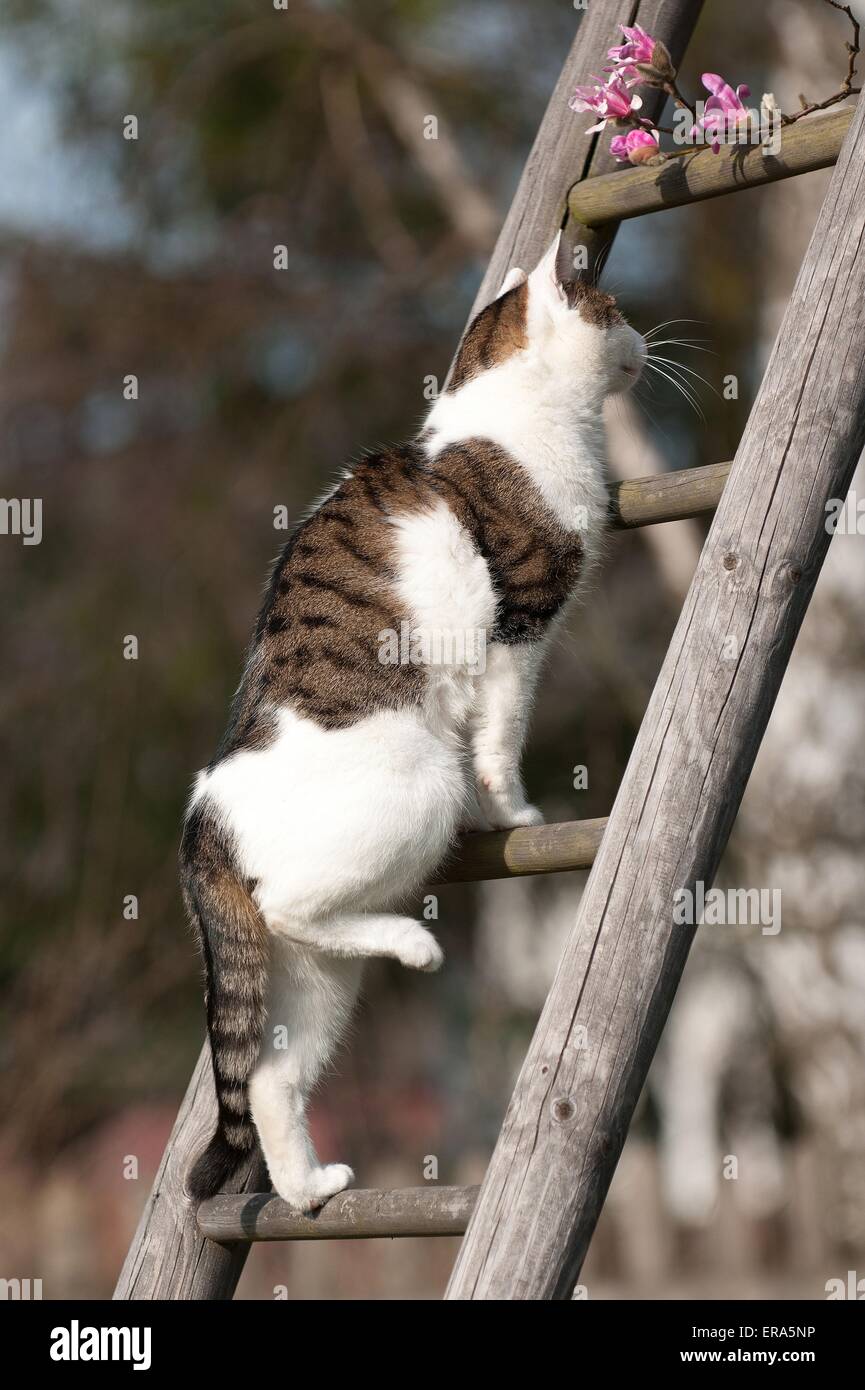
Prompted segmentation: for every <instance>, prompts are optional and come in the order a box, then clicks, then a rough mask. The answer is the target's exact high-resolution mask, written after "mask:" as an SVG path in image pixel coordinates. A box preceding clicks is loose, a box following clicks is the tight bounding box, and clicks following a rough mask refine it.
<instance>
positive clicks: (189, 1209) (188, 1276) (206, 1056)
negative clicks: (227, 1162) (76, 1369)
mask: <svg viewBox="0 0 865 1390" xmlns="http://www.w3.org/2000/svg"><path fill="white" fill-rule="evenodd" d="M215 1124H216V1096H215V1094H214V1090H213V1077H212V1074H211V1069H210V1048H209V1046H208V1044H207V1043H205V1045H204V1047H203V1048H202V1049H201V1054H200V1056H199V1058H198V1064H197V1065H196V1068H195V1071H194V1072H193V1074H192V1080H191V1081H190V1083H189V1086H188V1088H187V1091H186V1095H185V1096H184V1098H183V1102H182V1104H181V1106H180V1110H179V1111H178V1115H177V1120H176V1122H175V1125H174V1129H173V1130H172V1131H171V1137H170V1138H169V1140H168V1143H167V1145H166V1148H165V1153H164V1154H163V1156H162V1162H161V1164H160V1165H159V1172H158V1173H157V1175H156V1181H155V1182H154V1184H153V1190H152V1191H151V1193H150V1196H149V1198H148V1201H147V1205H146V1206H145V1208H144V1211H143V1213H142V1215H141V1220H140V1222H139V1223H138V1230H137V1231H136V1233H135V1237H134V1239H133V1241H132V1244H131V1246H130V1247H129V1253H128V1254H127V1256H126V1260H125V1262H124V1265H123V1268H122V1270H121V1271H120V1278H119V1279H118V1281H117V1288H116V1289H115V1291H114V1297H115V1298H116V1299H135V1300H138V1299H151V1298H168V1299H205V1298H206V1299H215V1300H219V1299H228V1298H232V1297H233V1295H234V1290H235V1288H236V1287H237V1281H238V1279H239V1278H240V1275H241V1271H242V1270H243V1266H244V1264H245V1263H246V1256H247V1253H248V1246H247V1245H245V1244H244V1245H238V1246H228V1245H215V1244H214V1243H213V1242H212V1241H210V1240H206V1239H205V1237H204V1236H203V1235H202V1234H201V1232H200V1231H199V1229H198V1226H197V1224H196V1220H195V1204H194V1203H193V1202H191V1201H190V1199H189V1197H188V1196H187V1195H186V1190H185V1177H186V1171H187V1168H188V1166H189V1163H190V1160H191V1159H192V1158H193V1157H194V1156H195V1155H196V1154H197V1153H198V1152H199V1151H200V1149H202V1148H203V1147H204V1144H205V1142H206V1140H207V1139H209V1138H210V1135H211V1134H212V1133H213V1129H214V1126H215ZM268 1185H269V1184H268V1178H267V1170H266V1169H265V1167H264V1164H263V1162H262V1161H261V1159H260V1157H259V1156H258V1155H257V1154H256V1156H255V1158H254V1159H253V1161H252V1162H251V1163H250V1164H249V1166H248V1167H247V1168H246V1170H245V1171H244V1172H242V1173H240V1174H238V1176H237V1178H236V1179H235V1181H234V1182H233V1183H232V1188H233V1190H234V1191H235V1192H247V1191H248V1192H261V1191H262V1190H264V1189H266V1188H267V1187H268Z"/></svg>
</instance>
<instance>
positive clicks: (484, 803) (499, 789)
mask: <svg viewBox="0 0 865 1390" xmlns="http://www.w3.org/2000/svg"><path fill="white" fill-rule="evenodd" d="M478 802H479V804H480V807H481V810H482V812H483V815H484V817H485V818H486V820H487V821H488V822H489V824H490V826H491V827H492V828H493V830H515V829H516V827H517V826H519V825H543V823H544V814H543V811H541V810H539V809H538V807H537V806H530V805H529V803H528V802H527V801H526V797H525V793H524V791H523V789H522V785H521V784H520V783H519V782H516V781H515V780H513V779H508V780H507V781H501V782H500V781H497V779H495V778H494V777H479V778H478Z"/></svg>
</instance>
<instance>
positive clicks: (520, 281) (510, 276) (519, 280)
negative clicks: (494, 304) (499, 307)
mask: <svg viewBox="0 0 865 1390" xmlns="http://www.w3.org/2000/svg"><path fill="white" fill-rule="evenodd" d="M528 278H529V277H528V276H527V275H526V272H525V271H524V270H520V268H519V266H518V265H512V266H511V268H510V270H509V271H508V273H507V275H506V276H505V278H504V280H503V281H502V285H501V289H500V290H499V292H498V294H497V295H496V299H501V297H502V295H503V294H507V292H508V290H515V289H516V287H517V285H524V284H525V283H526V280H527V279H528Z"/></svg>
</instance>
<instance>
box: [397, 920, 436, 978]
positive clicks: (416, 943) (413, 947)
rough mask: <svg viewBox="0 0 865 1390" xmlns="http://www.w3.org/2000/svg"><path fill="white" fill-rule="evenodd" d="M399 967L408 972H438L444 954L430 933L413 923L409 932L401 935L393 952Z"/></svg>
mask: <svg viewBox="0 0 865 1390" xmlns="http://www.w3.org/2000/svg"><path fill="white" fill-rule="evenodd" d="M394 954H395V955H396V958H397V960H398V961H399V962H400V964H401V965H405V966H407V967H408V969H409V970H438V969H439V968H440V966H441V965H442V963H443V961H444V958H445V953H444V951H443V950H442V948H441V946H440V945H439V944H438V942H437V941H436V939H435V937H434V936H433V934H432V932H429V931H427V929H426V927H422V926H420V924H419V923H417V922H413V923H412V926H411V930H410V931H406V932H404V933H403V934H402V936H401V937H400V939H399V941H398V942H397V944H396V950H395V952H394Z"/></svg>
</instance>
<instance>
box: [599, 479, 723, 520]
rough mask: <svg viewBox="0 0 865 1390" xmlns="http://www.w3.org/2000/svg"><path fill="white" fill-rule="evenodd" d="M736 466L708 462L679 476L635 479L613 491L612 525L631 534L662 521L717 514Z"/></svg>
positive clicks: (611, 503)
mask: <svg viewBox="0 0 865 1390" xmlns="http://www.w3.org/2000/svg"><path fill="white" fill-rule="evenodd" d="M732 467H733V465H732V463H708V464H705V465H704V466H703V467H702V468H682V469H680V470H679V471H678V472H677V473H655V474H652V475H650V476H649V477H648V478H631V479H629V480H628V481H626V482H621V483H614V484H613V485H612V487H611V488H610V526H611V527H612V528H613V529H614V530H617V531H630V530H632V529H633V528H634V527H637V526H653V525H655V524H656V523H657V522H659V521H682V520H683V519H684V518H686V517H691V516H704V515H706V513H708V512H713V511H714V510H715V508H716V507H717V505H718V502H719V501H720V498H721V493H722V492H723V491H724V484H725V483H726V481H727V479H728V477H729V476H730V469H731V468H732Z"/></svg>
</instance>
